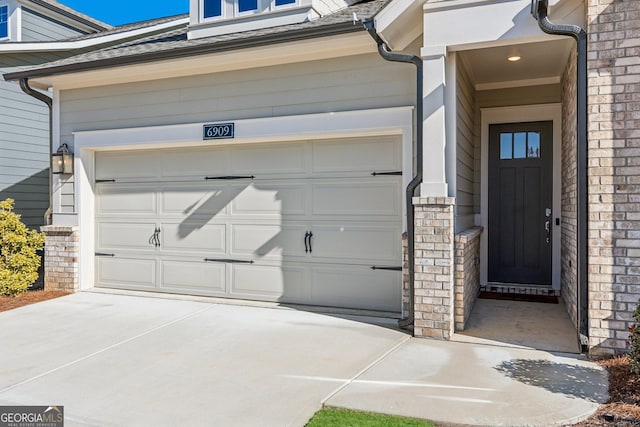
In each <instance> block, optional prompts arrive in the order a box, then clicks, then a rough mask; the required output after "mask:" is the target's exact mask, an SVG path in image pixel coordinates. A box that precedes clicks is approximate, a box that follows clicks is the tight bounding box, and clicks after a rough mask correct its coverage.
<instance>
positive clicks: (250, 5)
mask: <svg viewBox="0 0 640 427" xmlns="http://www.w3.org/2000/svg"><path fill="white" fill-rule="evenodd" d="M237 4H238V13H246V12H256V11H257V10H258V0H238V1H237Z"/></svg>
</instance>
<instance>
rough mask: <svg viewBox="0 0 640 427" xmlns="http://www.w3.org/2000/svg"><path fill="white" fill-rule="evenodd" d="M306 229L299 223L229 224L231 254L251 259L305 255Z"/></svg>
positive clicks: (301, 256) (300, 256)
mask: <svg viewBox="0 0 640 427" xmlns="http://www.w3.org/2000/svg"><path fill="white" fill-rule="evenodd" d="M307 229H308V227H306V226H305V225H304V224H300V225H286V226H281V225H249V224H246V225H245V224H233V225H232V226H231V255H232V256H235V255H243V256H248V257H250V258H251V259H255V260H258V259H281V258H283V257H299V258H303V257H305V256H306V254H305V252H304V249H305V248H304V234H305V231H306V230H307Z"/></svg>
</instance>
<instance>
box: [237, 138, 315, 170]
mask: <svg viewBox="0 0 640 427" xmlns="http://www.w3.org/2000/svg"><path fill="white" fill-rule="evenodd" d="M305 150H306V144H300V143H293V144H273V143H271V144H260V145H247V146H241V147H234V149H233V151H232V152H231V170H233V172H234V174H238V175H242V174H248V175H256V176H258V175H268V174H277V175H281V174H296V173H297V174H299V173H304V172H305V171H306V169H307V168H306V162H305V157H306V156H305Z"/></svg>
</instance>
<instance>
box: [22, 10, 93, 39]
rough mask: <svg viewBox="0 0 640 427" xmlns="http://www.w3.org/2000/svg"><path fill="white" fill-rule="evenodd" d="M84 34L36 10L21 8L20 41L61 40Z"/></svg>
mask: <svg viewBox="0 0 640 427" xmlns="http://www.w3.org/2000/svg"><path fill="white" fill-rule="evenodd" d="M81 34H84V33H83V32H81V31H79V30H75V29H72V28H70V27H68V26H66V25H64V24H62V23H60V22H57V21H55V20H53V19H49V18H45V17H43V16H42V15H40V14H39V13H37V12H33V11H31V10H29V9H27V8H22V41H24V42H35V41H48V40H62V39H68V38H71V37H75V36H79V35H81Z"/></svg>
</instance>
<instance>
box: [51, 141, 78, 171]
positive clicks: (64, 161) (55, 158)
mask: <svg viewBox="0 0 640 427" xmlns="http://www.w3.org/2000/svg"><path fill="white" fill-rule="evenodd" d="M51 160H52V162H51V173H53V174H56V175H62V174H69V175H72V174H73V153H70V152H69V146H68V145H67V144H62V145H60V147H58V150H57V151H56V152H55V153H53V154H52V155H51Z"/></svg>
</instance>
